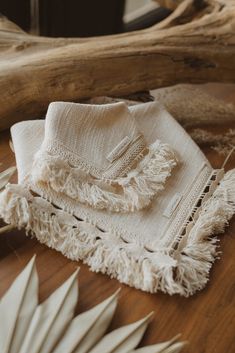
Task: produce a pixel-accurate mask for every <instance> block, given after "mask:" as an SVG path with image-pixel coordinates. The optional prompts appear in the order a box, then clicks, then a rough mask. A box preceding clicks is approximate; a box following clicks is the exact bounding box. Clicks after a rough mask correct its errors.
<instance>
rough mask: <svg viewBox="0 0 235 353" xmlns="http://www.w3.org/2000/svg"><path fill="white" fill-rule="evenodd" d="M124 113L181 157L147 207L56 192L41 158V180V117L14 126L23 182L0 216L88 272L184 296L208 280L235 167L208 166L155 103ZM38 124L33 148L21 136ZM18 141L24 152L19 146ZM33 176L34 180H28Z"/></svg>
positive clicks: (6, 195)
mask: <svg viewBox="0 0 235 353" xmlns="http://www.w3.org/2000/svg"><path fill="white" fill-rule="evenodd" d="M129 110H130V113H131V115H132V116H133V117H134V119H135V123H136V126H137V128H138V130H139V131H141V133H142V135H143V136H144V139H145V141H146V144H147V145H148V146H152V144H154V143H155V141H158V140H161V143H162V144H163V145H161V146H165V144H168V145H171V149H172V150H174V151H175V154H176V155H177V157H178V159H179V160H180V163H178V165H177V167H176V168H175V169H174V171H173V172H172V175H171V176H170V177H169V179H168V180H167V181H166V183H165V184H164V185H165V188H164V189H163V190H162V191H161V192H160V193H159V194H158V195H157V197H153V198H151V203H150V204H149V207H147V208H144V209H143V210H141V211H134V212H132V213H131V212H129V213H128V212H126V213H116V212H108V211H107V210H105V209H103V210H97V209H95V208H94V207H91V206H89V205H86V204H83V203H81V202H79V201H78V200H77V199H76V198H74V197H72V196H73V195H68V193H64V192H63V189H58V190H56V187H58V182H59V179H58V178H57V177H56V176H57V174H56V173H54V172H53V168H52V167H53V165H50V164H48V162H47V163H44V157H43V160H42V162H43V163H44V166H45V165H46V166H47V168H46V172H47V173H46V175H47V176H46V177H45V178H44V180H41V179H40V178H41V176H40V170H41V171H42V172H43V173H42V174H43V175H45V174H44V172H45V170H44V169H43V168H41V167H40V166H38V165H37V163H38V161H36V164H34V166H33V159H34V156H35V151H36V150H40V149H41V147H40V146H43V145H44V143H43V141H44V138H45V137H44V136H45V134H44V132H43V129H44V122H43V121H37V122H33V121H32V122H25V123H20V124H18V125H16V126H15V127H14V129H13V130H12V137H13V143H14V146H15V151H16V159H17V166H18V169H19V175H20V177H21V180H20V182H21V185H15V186H14V185H10V186H8V187H7V188H6V190H5V191H4V192H3V193H2V195H1V201H0V214H1V215H2V217H3V218H4V219H5V221H6V222H7V223H11V224H13V225H14V226H16V227H18V228H22V227H25V228H26V230H27V232H30V233H32V234H33V235H34V236H36V237H37V239H38V240H39V241H40V242H42V243H45V244H47V245H48V246H50V247H52V248H55V249H56V250H59V251H61V252H62V253H63V254H64V255H65V256H67V257H69V258H70V259H73V260H74V259H76V260H79V259H81V260H82V261H84V262H85V263H87V264H88V265H89V266H90V268H91V269H92V270H93V271H100V272H102V273H107V274H109V275H110V276H111V277H115V278H117V279H118V280H119V281H120V282H123V283H126V284H129V285H131V286H134V287H136V288H139V289H142V290H145V291H149V292H151V293H155V292H157V291H158V290H161V291H163V292H167V293H169V294H175V293H178V294H180V295H184V296H189V295H192V294H193V293H195V292H196V291H197V290H199V289H202V288H203V287H204V286H205V284H206V282H207V281H208V278H209V270H210V268H211V265H212V263H213V262H214V260H215V258H216V254H217V251H216V242H217V238H216V237H214V234H216V233H221V232H222V231H223V230H224V228H225V226H226V225H227V223H228V221H229V219H230V218H231V217H232V215H233V214H234V213H235V170H232V171H230V172H228V173H226V174H225V175H224V172H223V170H213V168H212V167H211V166H210V164H209V162H208V161H207V159H206V158H205V156H204V155H203V154H202V152H201V151H200V149H199V148H198V147H197V146H196V145H195V143H194V142H193V141H192V140H191V138H190V137H189V135H188V134H187V133H186V132H185V131H184V130H183V129H182V127H180V126H179V124H178V123H177V122H176V121H175V120H174V119H173V118H172V117H171V116H170V115H169V113H167V112H166V111H165V110H164V108H163V107H162V106H160V105H159V104H158V103H155V102H154V103H147V104H141V105H136V106H133V107H130V108H129ZM143 117H145V118H144V119H143ZM36 124H37V126H38V125H40V128H39V129H38V131H41V132H43V133H40V134H39V133H38V135H36V134H35V136H34V142H33V145H34V146H33V147H30V144H32V140H31V138H29V139H27V138H26V136H28V132H29V131H30V130H31V131H32V130H33V131H34V130H35V126H36ZM45 129H46V127H45ZM19 130H20V131H19ZM67 133H68V134H69V130H67ZM21 145H23V146H24V147H23V149H24V154H23V153H22V151H21V152H20V151H19V149H20V146H21ZM16 146H18V148H17V147H16ZM150 149H151V148H150ZM163 150H164V149H163ZM17 151H19V152H17ZM148 153H149V152H148ZM36 154H37V152H36ZM53 158H56V156H54V157H53ZM143 158H145V157H143ZM59 159H60V156H59ZM150 159H151V154H150ZM142 161H143V159H142V160H141V161H140V162H139V163H142ZM24 165H25V166H26V167H24ZM140 165H141V164H140ZM150 165H151V164H150ZM59 170H60V171H61V173H62V176H63V175H64V174H65V173H64V171H63V170H62V169H61V168H59ZM144 170H145V169H144ZM133 172H134V171H133ZM35 173H36V174H37V178H36V179H35V178H33V179H32V177H31V175H35ZM75 173H76V171H75ZM128 173H129V172H128ZM135 173H136V170H135V172H134V175H135ZM129 176H130V174H129ZM50 177H51V178H52V179H53V182H54V184H53V185H52V184H51V181H50ZM123 177H127V175H126V176H123ZM127 180H128V178H127ZM55 185H56V186H55ZM27 189H28V190H27ZM30 190H31V191H33V193H32V192H31V191H30ZM35 193H36V194H38V195H39V196H35Z"/></svg>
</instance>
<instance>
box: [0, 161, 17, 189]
mask: <svg viewBox="0 0 235 353" xmlns="http://www.w3.org/2000/svg"><path fill="white" fill-rule="evenodd" d="M15 171H16V167H10V168H8V169H6V170H4V171H3V172H1V173H0V191H1V190H2V189H3V188H4V187H5V186H6V185H7V183H8V182H9V180H10V179H11V177H12V175H13V174H14V173H15Z"/></svg>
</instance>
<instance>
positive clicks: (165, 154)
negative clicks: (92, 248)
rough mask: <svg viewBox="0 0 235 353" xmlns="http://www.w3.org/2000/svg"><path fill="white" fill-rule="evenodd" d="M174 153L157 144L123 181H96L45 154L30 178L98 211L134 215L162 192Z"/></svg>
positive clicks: (78, 169)
mask: <svg viewBox="0 0 235 353" xmlns="http://www.w3.org/2000/svg"><path fill="white" fill-rule="evenodd" d="M176 164H177V159H176V156H175V154H174V152H173V151H172V150H171V149H170V147H169V146H168V145H166V144H162V143H161V142H160V141H156V142H155V143H154V144H152V145H151V146H149V152H148V154H147V155H146V156H145V157H144V158H143V159H142V160H141V161H140V162H139V164H138V165H137V167H136V168H135V169H134V170H132V171H130V172H129V173H128V174H127V176H126V177H122V178H117V179H115V180H114V179H104V180H99V179H95V178H93V177H92V176H91V175H87V174H86V173H84V172H83V171H82V170H81V169H80V168H72V167H71V166H70V165H69V164H68V162H66V161H64V160H62V159H61V158H58V157H54V156H51V155H49V154H47V153H40V154H37V156H36V158H35V162H34V166H33V168H32V174H31V176H30V178H31V181H32V184H35V185H38V186H40V185H43V184H44V185H47V186H48V187H51V188H52V189H53V190H55V191H56V192H59V193H61V194H65V195H67V196H69V197H70V198H72V199H74V200H76V201H78V202H81V203H85V204H88V205H90V206H92V207H94V208H97V209H109V210H111V211H114V212H134V211H138V210H141V209H143V208H144V207H146V206H148V205H149V204H150V202H151V200H152V198H153V197H154V196H156V195H157V194H158V193H159V192H160V191H161V190H163V189H164V184H165V181H166V179H167V178H168V177H169V176H170V175H171V171H172V169H173V168H174V167H175V166H176Z"/></svg>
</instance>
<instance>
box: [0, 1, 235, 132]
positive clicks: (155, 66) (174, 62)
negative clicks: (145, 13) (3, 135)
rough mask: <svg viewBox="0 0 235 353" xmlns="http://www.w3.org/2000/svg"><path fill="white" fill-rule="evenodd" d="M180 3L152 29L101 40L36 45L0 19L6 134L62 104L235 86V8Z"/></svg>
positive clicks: (234, 4)
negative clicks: (177, 87) (191, 86)
mask: <svg viewBox="0 0 235 353" xmlns="http://www.w3.org/2000/svg"><path fill="white" fill-rule="evenodd" d="M172 2H174V1H172ZM177 3H180V4H179V6H178V7H177V8H176V10H175V11H174V12H173V13H172V14H171V15H170V16H169V17H168V18H167V19H166V20H164V21H163V22H162V23H160V24H158V25H155V26H153V27H152V28H150V29H145V30H141V31H136V32H131V33H124V34H120V35H113V36H104V37H97V38H85V39H81V38H80V39H79V38H67V39H66V38H57V39H55V38H46V37H37V36H32V35H28V34H26V33H25V32H23V31H22V30H21V29H19V28H18V27H17V26H15V25H14V24H12V23H10V22H9V21H7V20H6V19H0V130H1V129H3V128H6V127H9V126H10V125H11V124H12V123H13V122H15V121H19V120H22V119H28V118H36V117H39V116H41V115H42V114H44V113H45V110H46V108H47V105H48V104H49V102H51V101H55V100H65V101H69V100H72V101H77V100H81V99H84V98H88V97H94V96H99V95H113V96H121V95H127V94H131V93H134V92H138V91H143V90H146V89H147V90H149V89H154V88H157V87H162V86H169V85H173V84H176V83H185V82H188V83H204V82H213V81H214V82H235V60H234V58H235V1H234V0H185V1H182V2H180V1H177Z"/></svg>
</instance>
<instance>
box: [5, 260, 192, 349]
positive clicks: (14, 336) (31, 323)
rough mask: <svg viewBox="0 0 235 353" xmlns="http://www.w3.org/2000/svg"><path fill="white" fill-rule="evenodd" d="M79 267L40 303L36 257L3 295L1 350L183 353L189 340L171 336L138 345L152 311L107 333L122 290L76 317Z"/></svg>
mask: <svg viewBox="0 0 235 353" xmlns="http://www.w3.org/2000/svg"><path fill="white" fill-rule="evenodd" d="M77 272H78V271H75V273H74V274H72V276H71V277H70V278H68V279H67V281H66V282H65V283H63V284H62V285H61V286H60V287H59V288H58V289H56V290H55V291H54V292H53V293H52V294H51V295H50V297H49V298H47V299H46V300H45V301H44V302H42V303H41V304H39V303H38V289H39V288H38V287H39V285H38V274H37V271H36V267H35V258H33V259H32V260H31V261H30V262H29V264H28V265H27V266H26V267H25V269H24V270H23V271H22V272H21V273H20V274H19V275H18V277H17V278H16V279H15V281H14V282H13V283H12V285H11V287H10V288H9V289H8V291H7V292H6V293H5V295H4V296H3V297H2V298H1V301H0V351H1V353H26V352H27V353H118V352H122V353H131V352H132V353H134V352H137V353H138V352H142V353H144V352H146V353H147V352H148V353H150V352H153V353H179V352H180V351H181V350H182V348H183V347H184V346H185V342H177V340H178V338H179V335H178V336H175V337H173V338H172V339H171V340H170V341H167V342H162V343H160V344H155V345H153V346H149V347H143V348H141V349H137V350H136V349H135V348H136V347H137V346H138V344H139V342H140V341H141V339H142V337H143V335H144V333H145V331H146V329H147V327H148V324H149V322H150V319H151V316H152V313H150V314H149V315H147V316H146V317H144V318H143V319H141V320H139V321H137V322H134V323H132V324H129V325H126V326H123V327H120V328H118V329H115V330H113V331H111V332H110V333H108V334H105V332H106V331H107V329H108V327H109V325H110V323H111V321H112V319H113V316H114V314H115V311H116V308H117V302H118V292H119V291H117V292H116V293H114V294H113V295H112V296H110V297H109V298H107V299H106V300H104V301H103V302H101V303H100V304H98V305H96V306H95V307H93V308H92V309H90V310H88V311H86V312H84V313H81V314H79V315H77V316H76V317H74V311H75V308H76V305H77V301H78V281H77Z"/></svg>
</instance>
